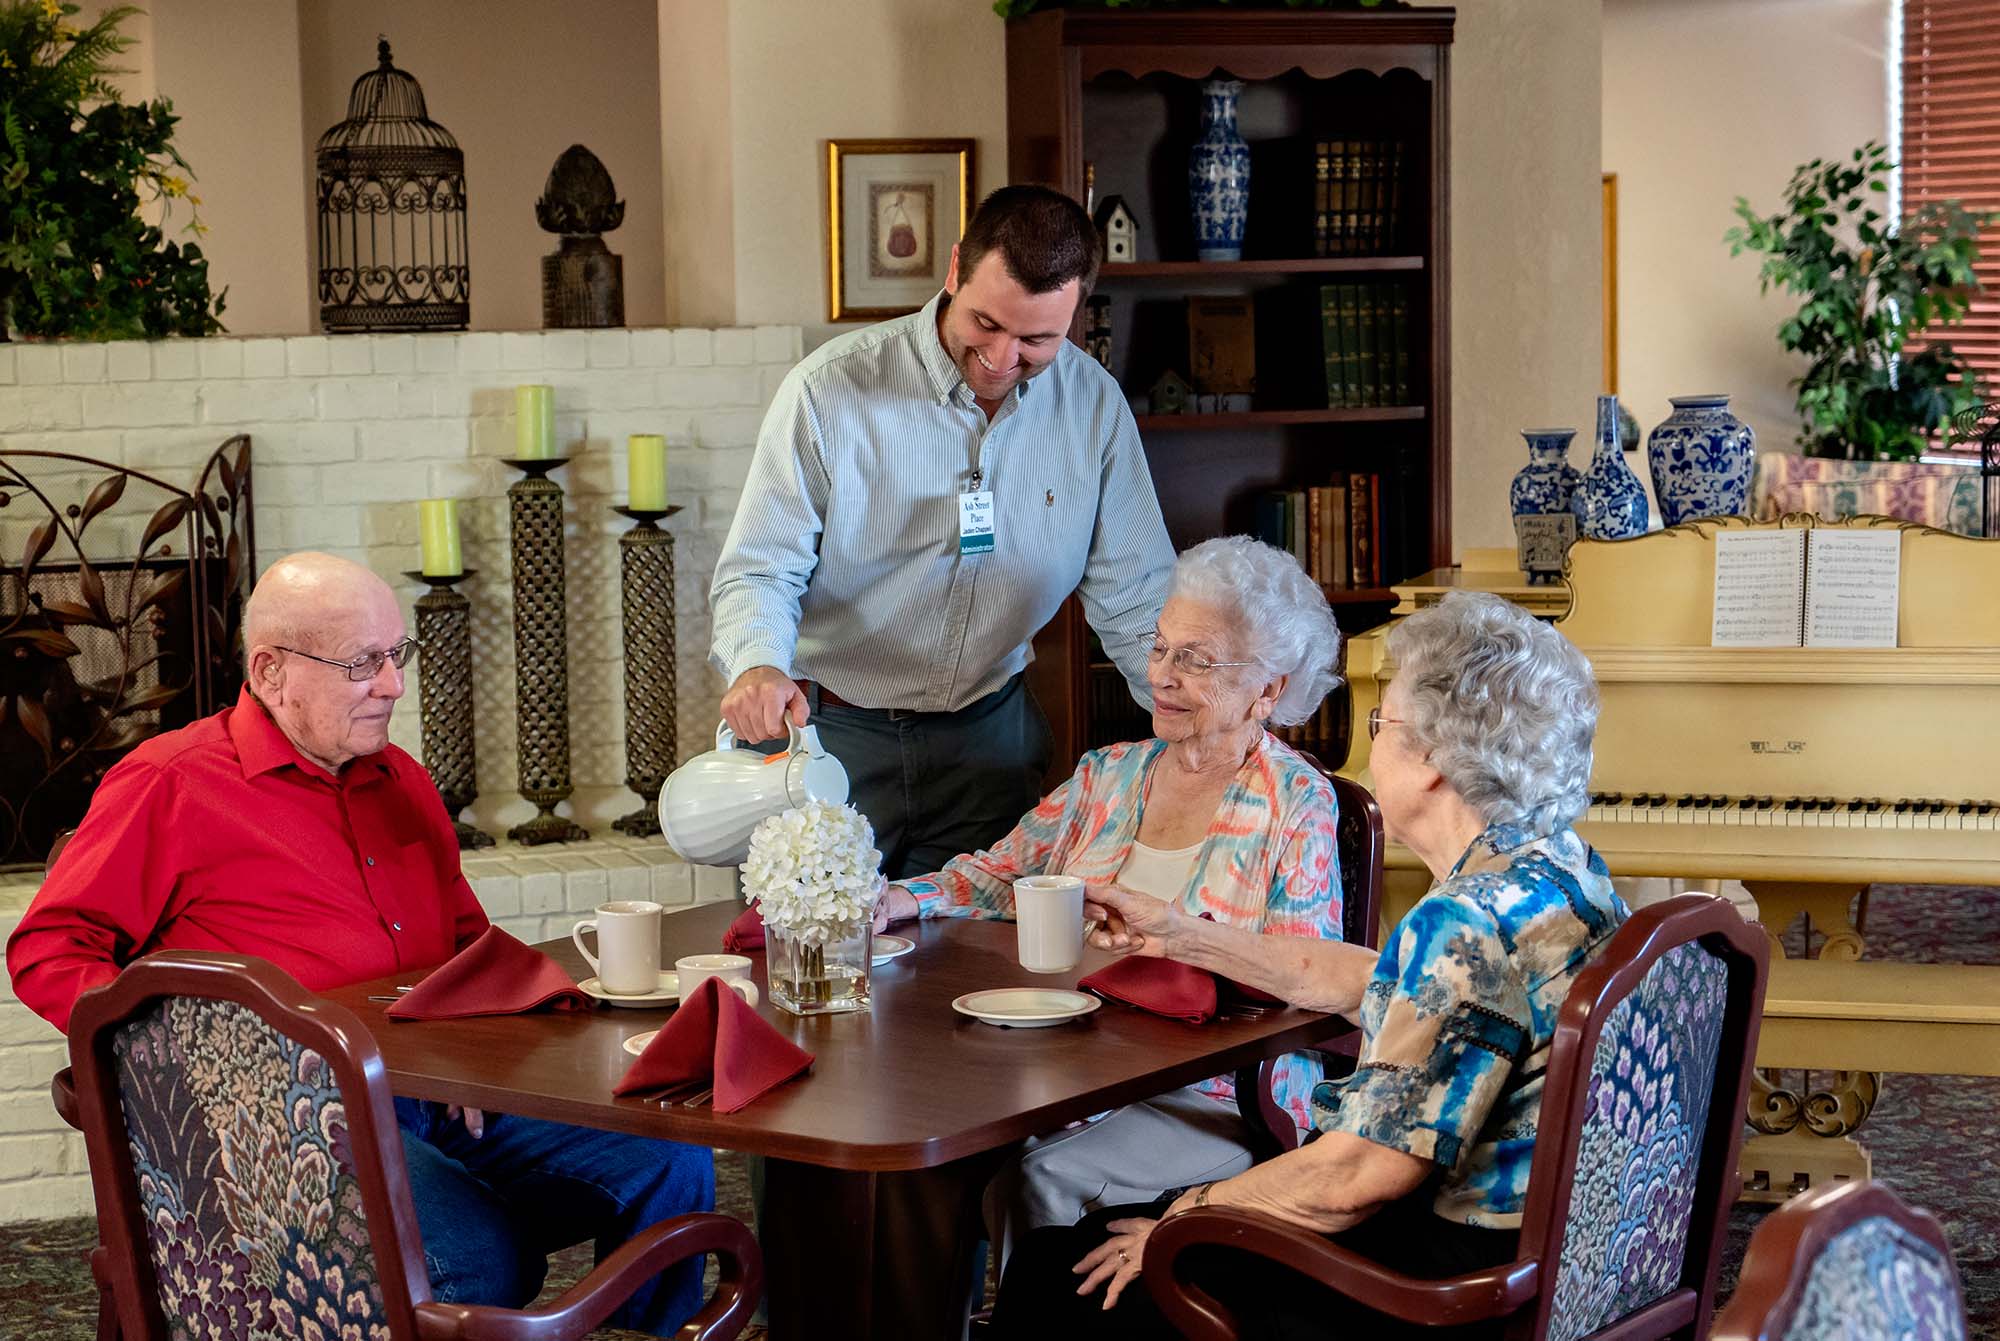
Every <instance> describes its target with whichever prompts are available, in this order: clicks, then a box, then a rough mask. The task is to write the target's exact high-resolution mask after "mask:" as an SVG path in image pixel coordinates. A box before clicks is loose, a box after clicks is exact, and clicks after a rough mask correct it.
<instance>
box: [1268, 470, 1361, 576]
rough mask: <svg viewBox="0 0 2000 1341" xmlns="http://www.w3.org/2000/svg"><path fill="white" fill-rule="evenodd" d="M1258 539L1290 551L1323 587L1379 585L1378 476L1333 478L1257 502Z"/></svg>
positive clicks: (1354, 474)
mask: <svg viewBox="0 0 2000 1341" xmlns="http://www.w3.org/2000/svg"><path fill="white" fill-rule="evenodd" d="M1256 522H1257V538H1258V539H1259V540H1262V541H1263V542H1264V543H1265V544H1267V545H1273V546H1276V547H1277V548H1278V549H1282V550H1286V551H1288V552H1289V553H1290V554H1291V556H1292V557H1293V558H1295V559H1297V560H1298V561H1299V563H1300V564H1301V565H1302V566H1303V567H1304V568H1305V570H1306V574H1307V575H1308V576H1309V577H1311V578H1312V580H1313V581H1315V582H1317V583H1319V584H1320V585H1321V586H1324V587H1379V586H1381V585H1382V477H1381V476H1380V475H1375V474H1369V473H1365V472H1362V471H1354V472H1351V473H1343V474H1337V475H1335V476H1334V477H1333V482H1332V483H1330V484H1321V485H1315V486H1314V487H1312V488H1310V489H1272V490H1270V491H1269V492H1267V493H1264V494H1262V495H1260V496H1259V497H1258V499H1257V516H1256Z"/></svg>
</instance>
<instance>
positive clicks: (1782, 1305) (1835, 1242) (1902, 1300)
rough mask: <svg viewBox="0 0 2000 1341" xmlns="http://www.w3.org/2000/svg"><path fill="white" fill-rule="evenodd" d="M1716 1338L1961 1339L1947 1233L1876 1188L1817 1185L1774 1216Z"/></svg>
mask: <svg viewBox="0 0 2000 1341" xmlns="http://www.w3.org/2000/svg"><path fill="white" fill-rule="evenodd" d="M1710 1335H1711V1336H1712V1337H1713V1338H1714V1341H1965V1335H1966V1324H1965V1294H1964V1291H1963V1290H1962V1289H1961V1287H1960V1284H1959V1279H1958V1268H1957V1266H1956V1265H1955V1264H1954V1263H1953V1262H1952V1257H1951V1245H1950V1244H1949V1243H1947V1242H1946V1241H1945V1237H1944V1230H1942V1229H1940V1228H1939V1227H1938V1222H1937V1221H1936V1220H1935V1219H1933V1218H1932V1217H1931V1216H1930V1215H1929V1214H1928V1213H1927V1212H1924V1211H1920V1210H1916V1209H1914V1208H1912V1207H1911V1206H1909V1205H1907V1204H1905V1203H1904V1201H1903V1199H1902V1198H1901V1197H1898V1196H1897V1195H1896V1194H1895V1193H1894V1192H1891V1191H1890V1190H1889V1189H1888V1188H1886V1187H1884V1186H1883V1185H1882V1184H1880V1183H1832V1184H1828V1185H1827V1186H1824V1187H1816V1188H1814V1189H1813V1190H1812V1191H1810V1192H1806V1193H1803V1194H1802V1195H1800V1196H1797V1197H1794V1198H1793V1199H1792V1200H1790V1201H1788V1202H1786V1203H1785V1204H1784V1205H1783V1206H1781V1207H1779V1208H1778V1209H1777V1210H1775V1211H1772V1212H1771V1214H1770V1216H1769V1217H1768V1218H1766V1219H1765V1221H1764V1223H1763V1224H1761V1225H1759V1226H1757V1232H1756V1233H1755V1234H1752V1235H1751V1236H1750V1247H1749V1250H1748V1251H1747V1252H1745V1253H1744V1255H1743V1272H1742V1275H1741V1276H1740V1277H1739V1278H1738V1279H1737V1282H1736V1293H1734V1294H1732V1295H1731V1296H1730V1297H1729V1304H1728V1307H1726V1308H1724V1309H1723V1310H1722V1312H1721V1313H1720V1314H1719V1315H1718V1316H1717V1317H1716V1320H1715V1330H1714V1331H1713V1332H1712V1333H1710Z"/></svg>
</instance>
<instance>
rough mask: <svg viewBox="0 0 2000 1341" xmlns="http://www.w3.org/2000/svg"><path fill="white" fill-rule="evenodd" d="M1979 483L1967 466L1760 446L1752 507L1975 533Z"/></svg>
mask: <svg viewBox="0 0 2000 1341" xmlns="http://www.w3.org/2000/svg"><path fill="white" fill-rule="evenodd" d="M1979 483H1980V481H1979V472H1978V471H1977V470H1974V469H1971V468H1969V467H1966V466H1949V465H1929V464H1926V463H1924V462H1921V461H1837V460H1830V459H1828V458H1825V457H1814V456H1794V455H1792V454H1791V453H1789V452H1760V453H1758V455H1757V464H1756V468H1755V471H1754V473H1753V475H1752V477H1751V487H1750V513H1751V515H1752V516H1753V517H1756V518H1758V519H1759V520H1762V521H1774V520H1776V519H1777V518H1778V517H1779V516H1781V515H1783V514H1784V513H1788V512H1809V513H1812V514H1814V515H1816V516H1819V517H1823V518H1825V519H1826V520H1827V521H1841V520H1844V519H1846V518H1848V517H1855V516H1876V517H1895V518H1897V519H1898V520H1901V521H1912V522H1920V523H1922V524H1923V525H1925V526H1935V527H1937V528H1938V529H1939V530H1942V531H1956V532H1958V533H1959V534H1960V535H1978V534H1980V527H1981V525H1982V518H1981V513H1980V498H1979Z"/></svg>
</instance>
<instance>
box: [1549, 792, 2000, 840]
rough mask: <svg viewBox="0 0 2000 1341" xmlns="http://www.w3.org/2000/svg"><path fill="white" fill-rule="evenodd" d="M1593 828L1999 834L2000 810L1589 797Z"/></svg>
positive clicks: (1890, 801)
mask: <svg viewBox="0 0 2000 1341" xmlns="http://www.w3.org/2000/svg"><path fill="white" fill-rule="evenodd" d="M1584 820H1585V822H1587V823H1593V824H1674V825H1683V824H1692V825H1708V826H1733V827H1737V828H1748V829H1890V830H1904V831H1916V830H1925V829H1928V830H1939V829H1943V830H1959V831H1975V830H1976V831H1980V832H1995V831H2000V805H1996V804H1995V803H1994V802H1992V801H1989V800H1980V801H1964V800H1959V801H1954V800H1944V799H1941V798H1924V797H1907V796H1906V797H1894V798H1892V797H1882V796H1855V797H1846V798H1842V797H1836V796H1721V795H1716V796H1711V795H1708V794H1707V793H1688V794H1683V795H1681V796H1669V795H1667V794H1666V793H1664V792H1650V793H1632V794H1629V795H1628V794H1626V793H1624V792H1593V793H1592V794H1591V797H1590V810H1589V812H1588V813H1587V814H1586V815H1585V816H1584Z"/></svg>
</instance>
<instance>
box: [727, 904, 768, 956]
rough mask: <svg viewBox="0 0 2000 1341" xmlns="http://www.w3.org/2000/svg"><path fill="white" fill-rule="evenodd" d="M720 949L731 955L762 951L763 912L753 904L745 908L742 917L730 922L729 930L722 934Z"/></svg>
mask: <svg viewBox="0 0 2000 1341" xmlns="http://www.w3.org/2000/svg"><path fill="white" fill-rule="evenodd" d="M722 948H723V949H725V950H727V951H729V952H730V953H731V954H742V953H743V952H744V951H745V950H761V949H763V948H764V910H763V909H762V908H760V907H758V906H757V905H756V904H754V903H753V904H751V905H750V906H749V907H748V908H745V909H744V910H743V915H742V916H741V917H739V918H737V919H736V920H735V921H734V922H731V923H730V924H729V930H727V931H725V932H723V933H722Z"/></svg>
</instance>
